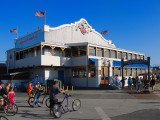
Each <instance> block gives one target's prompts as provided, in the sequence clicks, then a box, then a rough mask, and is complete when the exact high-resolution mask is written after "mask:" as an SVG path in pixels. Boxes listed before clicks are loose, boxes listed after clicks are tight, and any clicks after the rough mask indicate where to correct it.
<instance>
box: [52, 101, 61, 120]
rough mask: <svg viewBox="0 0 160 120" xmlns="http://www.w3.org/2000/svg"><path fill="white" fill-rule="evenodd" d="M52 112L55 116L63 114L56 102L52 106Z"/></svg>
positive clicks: (58, 116)
mask: <svg viewBox="0 0 160 120" xmlns="http://www.w3.org/2000/svg"><path fill="white" fill-rule="evenodd" d="M52 112H53V115H54V117H55V118H60V117H61V116H62V113H61V110H60V107H59V105H58V104H54V106H53V108H52Z"/></svg>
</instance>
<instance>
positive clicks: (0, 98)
mask: <svg viewBox="0 0 160 120" xmlns="http://www.w3.org/2000/svg"><path fill="white" fill-rule="evenodd" d="M6 97H7V93H6V91H5V89H4V83H3V82H0V105H1V106H3V101H4V99H3V98H6Z"/></svg>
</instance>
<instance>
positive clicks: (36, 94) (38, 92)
mask: <svg viewBox="0 0 160 120" xmlns="http://www.w3.org/2000/svg"><path fill="white" fill-rule="evenodd" d="M39 90H40V83H39V82H37V83H36V85H35V87H34V92H33V94H34V101H33V106H32V107H33V108H34V107H35V103H36V101H37V105H38V107H41V106H40V104H39V96H40V91H39Z"/></svg>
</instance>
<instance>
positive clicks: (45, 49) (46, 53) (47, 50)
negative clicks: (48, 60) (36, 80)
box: [44, 46, 52, 56]
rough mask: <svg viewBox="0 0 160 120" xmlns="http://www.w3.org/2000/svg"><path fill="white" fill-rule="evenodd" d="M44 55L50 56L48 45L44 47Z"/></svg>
mask: <svg viewBox="0 0 160 120" xmlns="http://www.w3.org/2000/svg"><path fill="white" fill-rule="evenodd" d="M44 55H48V56H52V49H51V48H50V47H47V46H46V47H44Z"/></svg>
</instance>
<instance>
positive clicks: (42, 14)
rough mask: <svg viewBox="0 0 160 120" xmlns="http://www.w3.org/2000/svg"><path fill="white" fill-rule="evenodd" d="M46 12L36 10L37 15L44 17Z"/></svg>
mask: <svg viewBox="0 0 160 120" xmlns="http://www.w3.org/2000/svg"><path fill="white" fill-rule="evenodd" d="M44 14H45V12H41V11H36V14H35V16H38V17H44Z"/></svg>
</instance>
